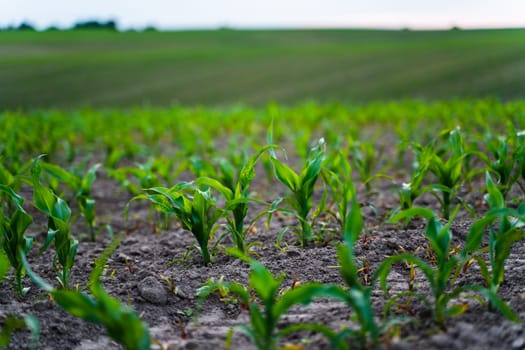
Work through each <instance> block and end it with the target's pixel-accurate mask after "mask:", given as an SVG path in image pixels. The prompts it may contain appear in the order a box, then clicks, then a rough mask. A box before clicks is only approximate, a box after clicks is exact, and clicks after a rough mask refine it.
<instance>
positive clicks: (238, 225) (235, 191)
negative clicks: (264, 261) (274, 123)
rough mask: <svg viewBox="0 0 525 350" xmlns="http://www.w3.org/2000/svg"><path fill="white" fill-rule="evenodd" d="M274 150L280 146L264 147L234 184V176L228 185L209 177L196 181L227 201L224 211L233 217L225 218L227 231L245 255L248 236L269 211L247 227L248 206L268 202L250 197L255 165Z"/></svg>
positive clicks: (239, 174) (258, 216) (255, 218)
mask: <svg viewBox="0 0 525 350" xmlns="http://www.w3.org/2000/svg"><path fill="white" fill-rule="evenodd" d="M273 148H278V146H276V145H267V146H264V147H262V148H261V149H260V150H259V151H258V152H257V153H255V154H254V155H252V156H251V157H250V158H249V159H248V160H247V161H246V163H245V164H244V165H243V166H242V168H240V170H239V172H238V174H237V176H236V181H235V182H233V181H234V180H233V178H234V177H233V176H231V177H229V179H231V180H229V181H227V182H226V183H221V182H220V181H218V180H215V179H212V178H209V177H201V178H199V179H197V180H196V181H195V183H196V184H197V185H206V186H210V187H212V188H214V189H215V190H217V191H219V192H220V193H221V194H222V195H223V197H224V198H225V200H226V203H225V208H224V211H225V212H230V213H231V216H228V215H226V216H225V218H226V221H227V224H226V228H227V231H228V233H229V235H230V238H231V239H232V241H233V243H234V244H235V246H236V247H237V249H238V250H239V251H241V252H243V253H245V254H246V253H247V252H248V249H249V248H250V247H249V245H246V235H247V234H248V232H249V230H250V228H251V226H252V225H253V224H254V223H255V221H256V220H258V219H259V218H260V217H262V216H263V215H265V214H266V213H267V212H268V211H267V210H262V211H261V212H259V213H258V214H257V215H255V217H254V218H253V219H252V220H250V222H249V223H248V225H245V220H246V217H247V214H248V205H249V203H250V202H257V203H260V204H264V205H266V202H263V201H258V200H256V199H254V198H251V197H250V192H249V189H250V184H251V182H252V181H253V179H254V178H255V165H256V163H257V160H258V159H259V158H260V157H261V156H262V155H263V154H264V152H266V151H268V150H270V149H273ZM228 183H230V185H228Z"/></svg>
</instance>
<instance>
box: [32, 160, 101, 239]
mask: <svg viewBox="0 0 525 350" xmlns="http://www.w3.org/2000/svg"><path fill="white" fill-rule="evenodd" d="M41 166H42V169H43V170H44V171H45V172H47V173H48V174H49V175H51V176H52V177H53V178H55V179H57V180H59V181H60V182H62V183H64V184H65V185H66V186H67V187H69V188H70V189H71V190H72V191H73V193H74V197H75V199H76V201H77V205H78V208H79V209H80V214H81V215H82V216H83V217H84V220H85V222H86V225H87V227H88V229H89V235H90V238H91V241H93V242H94V241H95V240H96V230H95V225H96V213H95V199H94V198H93V196H92V194H91V190H92V188H93V183H94V182H95V180H96V176H97V175H96V172H97V170H98V168H99V167H100V164H95V165H93V166H91V167H90V168H89V169H88V170H87V172H86V173H85V174H84V175H79V174H76V173H74V172H70V171H68V170H66V169H64V168H62V167H60V166H58V165H55V164H50V163H42V165H41Z"/></svg>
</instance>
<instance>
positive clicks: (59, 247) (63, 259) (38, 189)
mask: <svg viewBox="0 0 525 350" xmlns="http://www.w3.org/2000/svg"><path fill="white" fill-rule="evenodd" d="M41 157H42V156H40V157H38V158H36V159H35V160H34V162H33V166H32V167H31V178H32V182H33V191H34V192H33V193H34V194H33V199H34V205H35V207H36V208H37V209H38V210H40V211H41V212H43V213H44V214H45V215H46V216H47V222H48V224H47V225H48V231H47V237H46V240H45V242H44V245H43V246H42V248H41V251H44V250H45V249H47V247H48V246H49V245H50V244H51V243H52V242H54V244H55V250H56V256H55V259H53V267H54V268H55V270H56V271H57V272H58V280H59V282H60V284H61V285H62V286H63V287H64V288H66V289H67V288H68V287H69V278H70V275H71V269H72V268H73V265H74V263H75V255H76V254H77V247H78V241H77V240H75V239H73V238H72V237H71V209H70V208H69V206H68V205H67V203H66V202H65V201H64V200H63V199H61V198H60V197H58V196H57V195H56V194H54V193H53V191H51V190H50V189H49V188H47V187H44V186H43V185H42V183H41V182H40V174H41V172H42V169H41V167H40V158H41ZM56 260H58V262H59V266H57V264H56Z"/></svg>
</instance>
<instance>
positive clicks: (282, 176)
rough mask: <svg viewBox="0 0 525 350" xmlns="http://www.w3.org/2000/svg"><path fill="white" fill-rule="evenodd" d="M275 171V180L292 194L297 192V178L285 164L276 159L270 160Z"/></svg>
mask: <svg viewBox="0 0 525 350" xmlns="http://www.w3.org/2000/svg"><path fill="white" fill-rule="evenodd" d="M271 162H272V164H273V167H274V170H275V176H277V179H278V180H279V181H280V182H281V183H282V184H283V185H285V186H286V187H288V188H289V189H290V190H291V191H292V192H297V191H298V190H299V188H300V187H299V186H300V183H299V176H297V174H296V173H295V172H294V171H293V170H292V169H291V168H290V167H288V166H287V165H286V164H284V163H282V162H281V161H280V160H278V159H277V158H271Z"/></svg>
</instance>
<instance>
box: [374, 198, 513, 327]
mask: <svg viewBox="0 0 525 350" xmlns="http://www.w3.org/2000/svg"><path fill="white" fill-rule="evenodd" d="M458 209H459V207H458V208H457V209H456V210H455V212H454V213H453V216H452V217H455V215H456V214H457V212H458ZM416 215H417V216H421V217H424V218H426V219H427V220H428V224H427V227H426V230H425V236H426V238H427V239H428V241H429V243H430V245H431V247H432V250H433V255H434V257H435V259H436V266H435V267H434V266H433V264H430V263H427V262H425V261H423V260H421V259H420V258H418V257H416V256H414V255H412V254H408V253H402V254H399V255H395V256H391V257H389V258H387V259H386V260H384V261H383V262H382V263H381V265H380V267H379V268H378V270H377V271H376V273H375V275H374V280H376V279H378V280H380V283H381V287H382V289H383V291H384V292H385V293H387V283H386V278H387V276H388V273H389V270H390V267H391V265H392V264H394V263H396V262H405V263H408V264H412V265H414V266H416V267H417V268H419V269H420V270H421V271H422V272H423V274H424V275H425V277H426V279H427V281H428V283H429V285H430V289H431V291H432V295H433V297H434V300H433V303H432V302H431V301H429V300H426V298H425V297H424V296H422V295H416V296H417V297H418V298H421V299H422V300H425V301H426V303H427V304H429V305H433V310H432V311H433V316H434V320H435V321H436V323H438V324H440V325H444V324H445V321H446V320H447V319H448V318H450V317H454V316H457V315H460V314H462V313H464V312H465V311H466V310H467V308H468V305H467V304H463V303H456V304H454V305H452V306H449V304H450V303H451V302H452V301H453V300H454V299H456V298H458V297H459V296H460V295H461V294H463V293H467V296H469V297H473V296H474V295H473V293H475V294H480V295H482V296H484V297H485V298H487V299H488V300H489V301H490V302H491V304H492V306H493V307H495V308H496V309H498V310H499V311H500V312H501V313H502V314H503V315H504V316H506V317H507V318H509V319H510V320H513V321H519V319H518V318H517V316H516V315H515V314H514V312H513V311H512V310H511V309H510V308H509V307H508V306H507V305H506V304H505V303H504V302H503V301H502V300H501V299H499V298H498V296H497V295H496V294H495V293H494V292H493V291H491V290H489V289H486V288H484V287H482V286H479V285H467V286H461V287H456V286H454V284H455V280H456V276H457V272H458V271H459V270H461V269H462V268H463V266H464V264H465V261H464V259H463V257H462V255H461V254H451V245H450V242H451V240H452V232H451V231H450V225H451V224H452V221H449V222H448V223H447V224H446V225H443V224H441V222H440V221H439V220H438V219H437V218H436V217H435V215H434V213H433V212H432V211H431V210H429V209H424V208H412V209H409V210H406V211H402V212H400V213H399V214H397V215H396V216H395V217H393V218H392V219H391V221H392V222H396V221H399V220H402V219H405V218H407V217H408V218H410V217H413V216H416ZM415 293H416V292H414V293H410V294H415Z"/></svg>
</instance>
